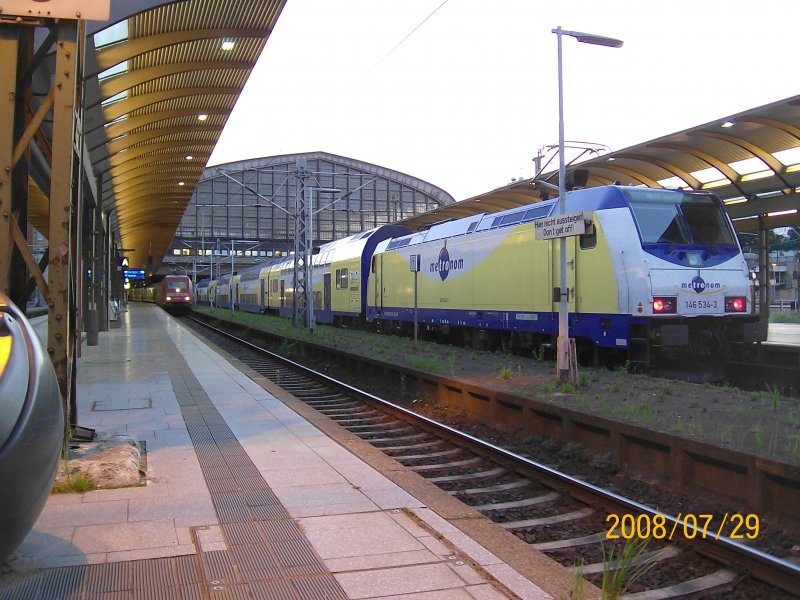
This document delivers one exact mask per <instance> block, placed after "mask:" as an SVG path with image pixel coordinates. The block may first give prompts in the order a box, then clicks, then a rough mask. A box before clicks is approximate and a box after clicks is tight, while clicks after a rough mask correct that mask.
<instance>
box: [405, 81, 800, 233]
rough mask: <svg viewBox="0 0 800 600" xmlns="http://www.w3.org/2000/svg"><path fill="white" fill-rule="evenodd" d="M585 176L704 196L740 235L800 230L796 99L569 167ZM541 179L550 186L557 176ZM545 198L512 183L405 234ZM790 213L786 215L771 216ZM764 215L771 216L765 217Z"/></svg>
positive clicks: (799, 100) (420, 220)
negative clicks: (720, 204)
mask: <svg viewBox="0 0 800 600" xmlns="http://www.w3.org/2000/svg"><path fill="white" fill-rule="evenodd" d="M579 169H582V170H585V171H588V182H587V186H588V187H592V186H598V185H608V184H611V183H614V182H615V181H619V182H621V183H623V184H626V185H647V186H651V187H684V188H690V189H705V190H710V191H713V192H714V193H716V194H717V195H719V196H720V197H721V198H722V199H723V200H724V201H725V203H726V205H727V208H728V212H729V213H730V214H731V217H732V218H733V219H734V223H735V225H736V227H737V229H739V230H740V231H752V230H755V229H757V227H758V218H757V217H759V216H763V221H764V224H765V227H767V228H768V229H771V228H775V227H786V226H798V225H800V212H798V210H799V209H800V195H798V192H799V191H800V96H794V97H792V98H787V99H786V100H782V101H780V102H775V103H773V104H769V105H767V106H762V107H760V108H755V109H752V110H749V111H746V112H743V113H740V114H736V115H731V116H728V117H722V118H720V119H716V120H715V121H712V122H711V123H707V124H705V125H700V126H698V127H694V128H692V129H687V130H685V131H681V132H678V133H674V134H671V135H667V136H664V137H662V138H658V139H656V140H652V141H650V142H645V143H643V144H638V145H636V146H632V147H630V148H626V149H624V150H619V151H617V152H611V153H608V154H604V155H602V156H598V157H596V158H593V159H591V160H587V161H584V162H581V163H577V164H573V165H569V166H568V168H567V172H568V173H574V171H576V170H579ZM541 179H544V180H546V181H548V182H549V183H551V184H554V185H557V184H558V172H557V171H555V172H549V173H545V174H543V175H542V176H541ZM543 193H547V194H549V196H550V197H553V192H552V191H548V190H547V189H546V188H545V187H544V186H542V185H537V184H535V183H534V181H533V180H532V179H529V180H524V181H518V182H516V183H513V184H511V185H509V186H506V187H502V188H499V189H496V190H492V191H490V192H487V193H485V194H481V195H480V196H475V197H474V198H469V199H467V200H463V201H461V202H457V203H455V204H453V205H450V206H447V207H444V208H442V209H439V210H436V211H432V212H429V213H426V214H424V215H419V216H416V217H413V218H410V219H406V220H404V221H403V222H402V223H403V224H404V225H407V226H408V227H411V228H412V229H419V228H424V227H428V226H430V225H431V224H432V223H435V222H437V221H441V220H444V219H449V218H461V217H464V216H468V215H471V214H477V213H481V212H496V211H500V210H505V209H508V208H513V207H514V206H519V205H522V204H530V203H532V202H537V201H539V200H540V199H541V197H542V194H543ZM785 211H794V212H790V213H787V214H775V213H781V212H785ZM769 215H771V216H769Z"/></svg>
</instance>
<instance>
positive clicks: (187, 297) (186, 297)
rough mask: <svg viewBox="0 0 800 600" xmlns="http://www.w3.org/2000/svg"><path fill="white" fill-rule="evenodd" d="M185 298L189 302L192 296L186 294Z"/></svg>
mask: <svg viewBox="0 0 800 600" xmlns="http://www.w3.org/2000/svg"><path fill="white" fill-rule="evenodd" d="M183 299H184V300H186V301H187V302H188V301H189V300H191V298H190V297H189V296H184V297H183Z"/></svg>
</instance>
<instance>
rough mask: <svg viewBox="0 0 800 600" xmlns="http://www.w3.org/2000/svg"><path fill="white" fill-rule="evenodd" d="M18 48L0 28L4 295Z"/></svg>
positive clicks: (0, 272)
mask: <svg viewBox="0 0 800 600" xmlns="http://www.w3.org/2000/svg"><path fill="white" fill-rule="evenodd" d="M17 48H18V43H17V28H16V27H15V26H13V25H5V24H3V25H0V292H4V293H6V294H8V292H9V285H10V281H9V276H10V274H11V250H12V248H13V238H12V235H11V201H12V197H13V195H12V164H13V155H14V115H15V111H16V94H17Z"/></svg>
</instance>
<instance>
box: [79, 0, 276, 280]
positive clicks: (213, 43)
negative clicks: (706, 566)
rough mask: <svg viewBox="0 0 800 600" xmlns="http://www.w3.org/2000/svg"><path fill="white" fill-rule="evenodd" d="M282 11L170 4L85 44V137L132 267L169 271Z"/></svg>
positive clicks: (223, 0)
mask: <svg viewBox="0 0 800 600" xmlns="http://www.w3.org/2000/svg"><path fill="white" fill-rule="evenodd" d="M142 4H145V3H140V4H139V6H141V5H142ZM149 4H151V5H152V4H154V2H152V1H151V2H149ZM284 4H285V0H183V1H179V2H164V3H160V4H159V5H157V6H154V7H152V8H148V9H147V10H144V11H142V12H138V13H135V14H130V15H127V16H126V18H123V19H122V20H120V19H119V18H117V19H116V20H115V21H114V22H113V23H108V24H107V26H104V27H103V28H101V29H99V30H98V29H95V30H93V32H92V33H93V34H94V35H91V36H89V38H88V39H87V70H86V77H85V78H86V95H85V102H84V104H85V108H86V116H85V122H86V126H85V138H84V139H85V144H86V148H87V150H88V152H89V156H90V159H91V163H92V167H93V169H94V174H95V176H96V177H97V178H98V181H99V183H100V188H99V194H100V197H101V201H102V203H103V208H104V210H107V211H112V209H113V211H112V227H113V228H114V229H115V230H116V231H117V232H118V235H119V242H120V245H121V247H122V248H125V249H126V250H125V255H126V256H127V257H128V259H129V263H130V266H131V268H141V269H147V270H152V271H153V272H155V271H156V269H157V268H158V266H159V264H160V263H161V261H162V259H163V257H164V254H165V253H166V251H167V248H168V247H169V244H170V241H171V240H172V237H173V235H174V233H175V230H176V229H177V227H178V225H179V224H180V221H181V218H182V216H183V213H184V211H185V209H186V205H187V204H188V203H189V200H190V199H191V197H192V194H193V192H194V189H195V186H196V185H197V181H198V180H199V179H200V176H201V175H202V173H203V169H204V168H205V166H206V163H207V162H208V159H209V157H210V156H211V152H212V151H213V149H214V146H215V145H216V143H217V140H218V139H219V136H220V134H221V133H222V129H223V128H224V126H225V123H226V121H227V119H228V116H229V115H230V113H231V110H232V109H233V107H234V104H235V103H236V101H237V100H238V98H239V94H240V93H241V91H242V88H243V87H244V85H245V82H246V81H247V79H248V77H249V75H250V73H251V71H252V69H253V67H254V66H255V63H256V61H257V60H258V57H259V55H260V54H261V51H262V50H263V48H264V46H265V44H266V42H267V39H268V38H269V35H270V33H271V32H272V29H273V27H274V26H275V23H276V22H277V19H278V17H279V15H280V13H281V10H282V9H283V6H284ZM118 17H119V15H118ZM126 24H127V27H126ZM223 43H224V45H223ZM189 157H191V158H189Z"/></svg>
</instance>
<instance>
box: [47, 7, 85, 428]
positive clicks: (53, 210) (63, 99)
mask: <svg viewBox="0 0 800 600" xmlns="http://www.w3.org/2000/svg"><path fill="white" fill-rule="evenodd" d="M57 27H58V36H57V41H56V47H55V51H56V63H55V64H56V67H55V73H54V82H55V88H54V101H53V141H52V150H53V164H52V172H51V179H50V223H49V236H50V239H49V241H50V255H49V259H50V260H49V263H48V273H47V283H48V287H49V289H50V298H51V303H50V307H49V308H50V310H49V312H48V332H47V352H48V353H49V355H50V358H51V360H52V361H53V366H54V367H55V370H56V375H57V377H58V383H59V387H60V389H61V398H62V399H63V400H64V402H65V407H66V408H67V415H68V419H69V422H70V423H71V424H72V425H73V426H74V425H75V421H76V414H75V397H74V391H73V383H74V382H73V377H72V367H73V361H74V352H75V343H74V341H75V336H76V335H79V333H78V332H77V331H76V330H75V319H76V315H75V299H76V297H77V294H78V290H77V289H76V285H77V284H78V282H76V281H75V277H74V273H73V271H74V265H73V262H72V261H73V259H76V258H77V257H76V255H75V254H74V250H73V249H74V238H73V231H74V219H75V218H76V216H77V215H76V213H75V210H74V202H73V191H74V189H75V185H74V181H75V171H76V168H75V163H76V161H77V157H76V154H75V150H74V148H75V145H74V142H75V123H76V119H75V111H76V107H77V98H78V89H79V83H80V73H79V69H78V65H79V62H78V22H77V21H69V20H66V19H62V20H60V21H59V22H58V25H57Z"/></svg>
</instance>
